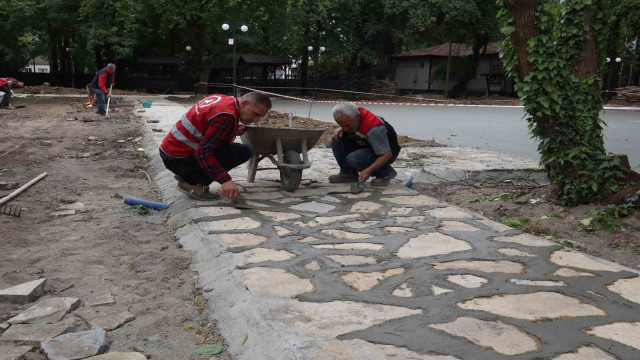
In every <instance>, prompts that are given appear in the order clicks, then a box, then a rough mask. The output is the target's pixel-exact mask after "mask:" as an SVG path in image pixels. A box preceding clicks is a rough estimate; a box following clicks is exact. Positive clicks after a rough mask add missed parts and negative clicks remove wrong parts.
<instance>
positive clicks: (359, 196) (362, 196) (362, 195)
mask: <svg viewBox="0 0 640 360" xmlns="http://www.w3.org/2000/svg"><path fill="white" fill-rule="evenodd" d="M340 196H342V197H343V198H345V199H366V198H368V197H369V196H371V193H370V192H361V193H360V194H340Z"/></svg>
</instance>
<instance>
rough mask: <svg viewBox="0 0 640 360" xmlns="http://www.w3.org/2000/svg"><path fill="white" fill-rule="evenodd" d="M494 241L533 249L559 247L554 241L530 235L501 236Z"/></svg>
mask: <svg viewBox="0 0 640 360" xmlns="http://www.w3.org/2000/svg"><path fill="white" fill-rule="evenodd" d="M493 240H494V241H497V242H506V243H516V244H520V245H525V246H533V247H545V246H557V245H558V244H556V243H554V242H552V241H548V240H542V239H540V238H538V237H536V236H533V235H530V234H520V235H516V236H499V237H496V238H493Z"/></svg>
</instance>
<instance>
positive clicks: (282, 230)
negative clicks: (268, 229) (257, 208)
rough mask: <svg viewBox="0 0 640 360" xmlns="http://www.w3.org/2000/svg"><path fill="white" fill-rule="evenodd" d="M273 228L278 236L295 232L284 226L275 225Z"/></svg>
mask: <svg viewBox="0 0 640 360" xmlns="http://www.w3.org/2000/svg"><path fill="white" fill-rule="evenodd" d="M273 230H274V231H275V232H276V234H277V235H278V236H287V235H290V234H293V231H291V230H289V229H287V228H284V227H282V226H274V227H273Z"/></svg>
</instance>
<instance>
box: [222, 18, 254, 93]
mask: <svg viewBox="0 0 640 360" xmlns="http://www.w3.org/2000/svg"><path fill="white" fill-rule="evenodd" d="M230 28H231V27H230V26H229V24H222V30H224V31H227V30H229V29H230ZM248 30H249V27H248V26H247V25H242V26H240V31H242V32H247V31H248ZM229 45H232V46H233V90H231V93H232V94H233V95H234V96H238V91H237V88H236V82H237V74H236V42H235V40H234V39H233V38H229Z"/></svg>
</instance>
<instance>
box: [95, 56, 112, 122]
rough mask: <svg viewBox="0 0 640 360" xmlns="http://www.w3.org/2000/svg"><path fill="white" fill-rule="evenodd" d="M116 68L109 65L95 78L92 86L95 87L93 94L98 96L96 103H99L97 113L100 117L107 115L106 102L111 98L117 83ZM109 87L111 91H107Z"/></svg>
mask: <svg viewBox="0 0 640 360" xmlns="http://www.w3.org/2000/svg"><path fill="white" fill-rule="evenodd" d="M115 72H116V66H115V65H114V64H108V65H107V67H105V68H104V69H102V70H100V71H98V72H97V73H96V76H94V78H93V81H92V82H91V84H92V85H93V92H94V93H95V96H96V102H97V103H98V111H97V113H98V114H100V115H106V114H107V111H106V110H105V108H104V105H105V104H106V100H107V99H108V98H109V97H111V93H110V90H111V88H113V83H114V82H115V77H116V75H115ZM107 86H109V89H107Z"/></svg>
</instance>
